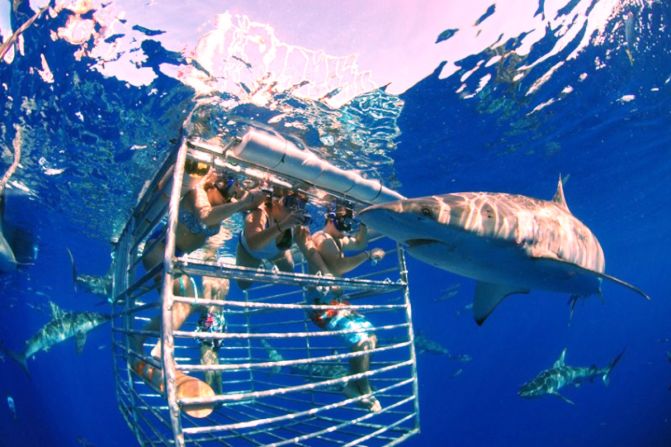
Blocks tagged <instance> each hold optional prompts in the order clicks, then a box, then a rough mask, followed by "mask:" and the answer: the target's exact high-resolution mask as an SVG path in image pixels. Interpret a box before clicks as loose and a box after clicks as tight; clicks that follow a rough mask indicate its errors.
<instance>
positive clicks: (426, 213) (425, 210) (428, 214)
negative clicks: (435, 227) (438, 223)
mask: <svg viewBox="0 0 671 447" xmlns="http://www.w3.org/2000/svg"><path fill="white" fill-rule="evenodd" d="M420 211H421V213H422V216H426V217H429V218H431V219H433V211H431V209H430V208H427V207H423V208H422V209H421V210H420Z"/></svg>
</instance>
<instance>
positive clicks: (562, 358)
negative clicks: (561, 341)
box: [552, 348, 566, 368]
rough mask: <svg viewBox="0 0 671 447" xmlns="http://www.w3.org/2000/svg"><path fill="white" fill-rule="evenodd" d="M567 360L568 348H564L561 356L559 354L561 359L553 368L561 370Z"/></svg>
mask: <svg viewBox="0 0 671 447" xmlns="http://www.w3.org/2000/svg"><path fill="white" fill-rule="evenodd" d="M565 359H566V348H564V349H563V350H562V352H561V354H559V358H558V359H557V361H556V362H555V363H554V365H552V367H553V368H560V367H562V366H564V365H565V361H564V360H565Z"/></svg>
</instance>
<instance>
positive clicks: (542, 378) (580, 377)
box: [517, 348, 624, 405]
mask: <svg viewBox="0 0 671 447" xmlns="http://www.w3.org/2000/svg"><path fill="white" fill-rule="evenodd" d="M623 354H624V351H622V352H620V353H619V354H618V355H616V356H615V358H614V359H613V360H612V361H611V362H610V364H609V365H608V366H606V367H604V368H598V367H596V366H594V365H593V366H590V367H588V368H584V367H577V368H576V367H573V366H567V365H566V363H565V359H566V348H564V350H563V351H562V352H561V355H560V356H559V359H557V361H556V362H554V364H553V365H552V368H550V369H546V370H545V371H541V373H540V374H538V375H537V376H536V377H534V378H533V380H531V381H530V382H527V383H525V384H524V385H522V386H521V387H520V389H519V391H518V392H517V394H518V395H519V396H520V397H525V398H533V397H540V396H545V395H551V396H556V397H559V398H560V399H562V400H563V401H564V402H566V403H569V404H571V405H574V403H573V401H571V400H569V399H567V398H566V397H564V396H562V395H561V394H559V390H560V389H562V388H563V387H565V386H567V385H573V386H575V387H579V386H580V385H581V384H582V383H583V382H586V381H590V382H593V381H594V378H598V377H600V378H601V380H603V383H604V385H608V381H609V377H610V373H611V371H612V370H613V368H615V365H617V363H618V362H619V361H620V359H621V358H622V355H623Z"/></svg>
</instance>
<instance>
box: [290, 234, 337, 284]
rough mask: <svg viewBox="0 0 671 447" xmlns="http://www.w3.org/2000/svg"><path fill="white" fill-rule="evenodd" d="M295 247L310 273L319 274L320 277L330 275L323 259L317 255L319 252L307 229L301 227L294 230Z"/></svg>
mask: <svg viewBox="0 0 671 447" xmlns="http://www.w3.org/2000/svg"><path fill="white" fill-rule="evenodd" d="M296 245H298V248H299V250H300V251H301V253H303V256H305V259H306V260H307V261H308V267H309V268H310V272H311V273H317V272H321V273H322V275H327V274H331V271H330V270H329V268H328V266H327V265H326V263H325V262H324V259H323V258H322V256H321V255H320V254H319V250H317V246H316V245H315V242H314V240H313V239H312V236H311V235H310V230H308V228H307V227H304V226H301V227H299V228H298V229H297V230H296Z"/></svg>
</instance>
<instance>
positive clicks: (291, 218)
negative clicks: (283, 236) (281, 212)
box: [277, 211, 303, 231]
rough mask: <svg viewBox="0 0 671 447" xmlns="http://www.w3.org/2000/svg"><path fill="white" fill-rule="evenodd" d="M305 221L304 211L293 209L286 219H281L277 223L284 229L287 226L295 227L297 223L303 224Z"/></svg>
mask: <svg viewBox="0 0 671 447" xmlns="http://www.w3.org/2000/svg"><path fill="white" fill-rule="evenodd" d="M302 223H303V212H302V211H292V212H290V213H289V214H288V215H287V216H286V217H285V218H284V219H282V220H280V221H279V222H278V223H277V224H278V225H279V227H280V230H282V231H284V230H286V229H287V228H292V227H295V226H296V225H301V224H302Z"/></svg>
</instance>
